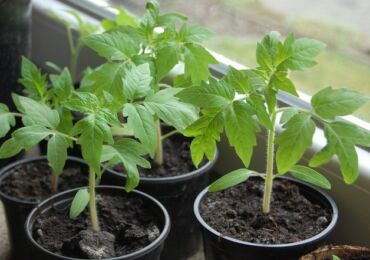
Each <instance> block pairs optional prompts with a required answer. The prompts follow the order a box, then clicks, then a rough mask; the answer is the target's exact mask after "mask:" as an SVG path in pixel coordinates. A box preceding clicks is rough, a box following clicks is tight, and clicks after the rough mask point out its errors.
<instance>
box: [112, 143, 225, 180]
mask: <svg viewBox="0 0 370 260" xmlns="http://www.w3.org/2000/svg"><path fill="white" fill-rule="evenodd" d="M218 156H219V152H218V149H216V153H215V157H214V158H213V160H212V161H207V163H206V164H204V165H202V166H201V167H199V168H198V169H195V170H194V171H191V172H188V173H184V174H181V175H177V176H169V177H141V176H140V183H141V182H144V183H154V184H160V183H173V182H181V181H185V180H188V179H192V178H194V177H195V176H198V175H201V174H202V173H204V172H207V171H208V170H210V169H212V168H213V166H214V165H215V163H216V162H217V159H218ZM107 172H109V173H110V174H113V175H116V176H119V177H126V176H127V175H126V174H125V173H122V172H118V171H116V170H114V169H113V168H109V169H107Z"/></svg>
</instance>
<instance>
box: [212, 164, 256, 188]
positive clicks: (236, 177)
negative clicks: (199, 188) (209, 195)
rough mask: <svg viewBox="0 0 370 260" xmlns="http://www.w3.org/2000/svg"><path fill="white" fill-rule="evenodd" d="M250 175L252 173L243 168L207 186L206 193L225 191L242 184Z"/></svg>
mask: <svg viewBox="0 0 370 260" xmlns="http://www.w3.org/2000/svg"><path fill="white" fill-rule="evenodd" d="M252 175H253V172H252V171H250V170H248V169H244V168H243V169H238V170H235V171H232V172H229V173H227V174H225V175H224V176H222V177H221V178H219V179H218V180H216V181H214V182H213V183H212V184H211V185H210V186H209V188H208V191H209V192H217V191H222V190H226V189H228V188H231V187H233V186H235V185H238V184H240V183H242V182H245V181H246V180H248V178H249V177H250V176H252Z"/></svg>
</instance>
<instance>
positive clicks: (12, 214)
mask: <svg viewBox="0 0 370 260" xmlns="http://www.w3.org/2000/svg"><path fill="white" fill-rule="evenodd" d="M45 160H46V156H40V157H35V158H29V159H24V160H20V161H17V162H14V163H12V164H10V165H8V166H6V167H4V168H3V169H2V170H1V171H0V183H1V182H2V181H3V180H4V179H5V178H6V177H7V176H8V175H9V174H10V173H11V171H12V169H14V168H15V167H18V166H19V165H22V164H28V163H32V162H35V161H45ZM66 165H67V166H74V165H75V166H76V167H87V166H86V164H85V163H84V162H83V161H82V160H81V159H79V158H75V157H68V160H67V162H66ZM82 171H84V172H86V173H87V168H86V170H82ZM0 199H1V201H2V202H3V205H4V212H5V216H6V221H7V226H8V233H9V240H10V246H11V254H12V257H13V258H12V259H20V260H27V259H31V258H29V252H30V247H29V245H28V244H27V243H26V234H25V231H24V223H25V222H26V219H27V216H28V214H29V213H30V212H31V210H32V209H33V208H34V207H35V206H37V204H38V202H30V201H25V200H21V199H18V198H14V197H10V196H9V195H7V194H5V193H3V192H2V191H1V190H0Z"/></svg>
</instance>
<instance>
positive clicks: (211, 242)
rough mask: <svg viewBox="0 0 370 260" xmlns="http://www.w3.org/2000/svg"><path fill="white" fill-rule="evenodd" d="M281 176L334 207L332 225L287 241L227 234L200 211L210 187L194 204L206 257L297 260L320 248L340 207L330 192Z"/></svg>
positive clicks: (309, 194)
mask: <svg viewBox="0 0 370 260" xmlns="http://www.w3.org/2000/svg"><path fill="white" fill-rule="evenodd" d="M280 178H282V179H288V180H290V181H292V182H294V183H295V184H297V185H298V186H299V189H300V192H301V194H303V195H304V196H305V197H306V198H308V199H309V200H311V201H314V202H316V203H318V204H321V205H324V206H326V207H329V208H331V210H332V212H333V216H332V219H331V221H330V223H329V225H328V226H327V227H326V228H325V229H324V230H323V231H322V232H321V233H319V234H317V235H315V236H313V237H311V238H309V239H305V240H302V241H299V242H295V243H286V244H257V243H251V242H246V241H242V240H238V239H234V238H232V237H228V236H224V235H222V234H221V233H219V232H218V231H217V230H215V229H213V228H212V227H210V226H209V225H208V224H207V223H206V222H205V221H204V219H203V218H202V216H201V214H200V212H199V205H200V202H201V201H202V199H203V198H204V196H205V195H206V193H207V191H208V187H207V188H205V189H204V190H203V191H202V192H201V193H200V194H199V195H198V197H197V198H196V200H195V203H194V213H195V216H196V218H197V221H198V222H199V223H200V226H201V229H202V234H203V245H204V251H205V255H206V260H234V259H246V260H247V259H253V260H265V259H269V260H270V259H276V260H280V259H284V260H290V259H291V260H293V259H294V260H296V259H298V258H299V257H300V256H302V255H303V254H305V253H307V252H310V251H312V250H313V249H315V248H317V247H318V246H319V245H320V243H322V242H323V241H324V240H325V238H326V237H327V236H328V235H329V234H330V233H331V232H332V231H333V229H334V227H335V225H336V223H337V220H338V208H337V205H336V204H335V202H334V200H333V199H332V198H331V197H330V196H329V195H327V194H326V193H324V192H322V191H321V190H319V189H317V188H316V187H314V186H311V185H308V184H305V183H303V182H300V181H297V180H293V179H291V178H286V177H280ZM249 181H253V178H250V180H249Z"/></svg>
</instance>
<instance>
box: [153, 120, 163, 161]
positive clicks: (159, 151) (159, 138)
mask: <svg viewBox="0 0 370 260" xmlns="http://www.w3.org/2000/svg"><path fill="white" fill-rule="evenodd" d="M156 124H157V151H156V153H155V158H154V161H155V163H156V164H157V165H162V164H163V146H162V132H161V121H160V120H159V119H158V120H157V123H156Z"/></svg>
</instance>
